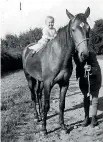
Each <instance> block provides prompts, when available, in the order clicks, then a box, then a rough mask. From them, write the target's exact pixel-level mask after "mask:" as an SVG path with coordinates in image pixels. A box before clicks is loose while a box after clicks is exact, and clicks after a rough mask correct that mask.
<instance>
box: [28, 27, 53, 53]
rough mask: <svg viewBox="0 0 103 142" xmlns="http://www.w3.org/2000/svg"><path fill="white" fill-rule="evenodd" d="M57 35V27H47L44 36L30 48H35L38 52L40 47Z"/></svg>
mask: <svg viewBox="0 0 103 142" xmlns="http://www.w3.org/2000/svg"><path fill="white" fill-rule="evenodd" d="M55 36H56V29H55V28H52V29H49V28H48V27H45V28H44V29H43V36H42V38H41V39H40V40H39V41H38V43H37V44H35V45H33V46H31V47H29V49H33V50H34V51H36V52H38V51H39V50H40V49H42V48H43V47H44V46H45V45H46V44H47V42H48V41H50V40H51V39H53V38H54V37H55Z"/></svg>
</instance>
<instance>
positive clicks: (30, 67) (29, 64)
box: [22, 43, 42, 80]
mask: <svg viewBox="0 0 103 142" xmlns="http://www.w3.org/2000/svg"><path fill="white" fill-rule="evenodd" d="M32 45H34V43H32V44H29V45H28V46H27V47H26V48H25V49H24V51H23V54H22V62H23V69H24V71H25V72H26V73H28V74H30V75H31V76H32V77H33V78H36V79H37V80H42V69H41V61H40V58H39V56H38V54H34V55H33V56H32V50H31V49H29V47H30V46H32Z"/></svg>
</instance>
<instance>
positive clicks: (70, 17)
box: [66, 9, 74, 20]
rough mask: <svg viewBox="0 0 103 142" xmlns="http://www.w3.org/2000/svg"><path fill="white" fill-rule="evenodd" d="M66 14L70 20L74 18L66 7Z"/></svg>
mask: <svg viewBox="0 0 103 142" xmlns="http://www.w3.org/2000/svg"><path fill="white" fill-rule="evenodd" d="M66 14H67V16H68V17H69V19H70V20H72V19H73V18H74V16H73V15H72V14H71V13H70V12H69V11H68V10H67V9H66Z"/></svg>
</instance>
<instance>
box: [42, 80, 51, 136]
mask: <svg viewBox="0 0 103 142" xmlns="http://www.w3.org/2000/svg"><path fill="white" fill-rule="evenodd" d="M50 91H51V83H50V81H49V80H47V81H45V82H44V95H43V105H42V111H43V120H42V122H43V123H42V128H43V129H42V131H43V134H44V135H45V134H46V133H47V130H46V120H47V113H48V111H49V108H50Z"/></svg>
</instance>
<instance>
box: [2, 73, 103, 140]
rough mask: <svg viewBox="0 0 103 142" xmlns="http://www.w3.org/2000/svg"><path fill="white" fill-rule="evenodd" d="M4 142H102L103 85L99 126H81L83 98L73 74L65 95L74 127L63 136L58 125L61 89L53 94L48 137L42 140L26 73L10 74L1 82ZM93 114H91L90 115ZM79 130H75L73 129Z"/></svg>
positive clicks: (48, 121) (69, 122)
mask: <svg viewBox="0 0 103 142" xmlns="http://www.w3.org/2000/svg"><path fill="white" fill-rule="evenodd" d="M1 83H2V85H1V88H2V90H1V92H2V95H1V120H2V121H1V141H2V142H52V141H54V142H68V141H70V142H87V141H88V142H102V140H103V103H102V102H103V86H102V89H101V91H100V96H99V110H98V119H99V123H100V125H99V127H97V128H95V129H91V128H90V126H88V127H86V128H82V127H81V122H82V120H83V119H84V111H83V104H82V99H83V96H82V95H81V92H80V90H79V88H78V82H77V81H76V78H75V75H74V72H73V75H72V77H71V80H70V88H69V90H68V91H67V96H66V108H65V123H66V124H68V125H71V128H72V129H71V131H70V133H69V134H68V135H64V134H62V132H61V131H60V127H59V124H58V113H59V98H58V96H59V90H58V86H57V85H56V86H55V87H54V88H53V90H52V92H51V101H50V102H51V108H50V111H49V113H48V120H47V129H48V133H49V134H48V136H47V137H42V136H41V133H40V130H41V124H40V123H38V124H37V123H36V122H35V121H34V119H33V118H34V117H33V106H32V104H31V98H30V91H29V89H28V85H27V81H26V79H25V76H24V73H23V71H19V72H15V73H13V74H10V75H8V76H6V77H4V78H2V81H1ZM90 114H91V113H90ZM75 125H76V126H77V128H74V126H75Z"/></svg>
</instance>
